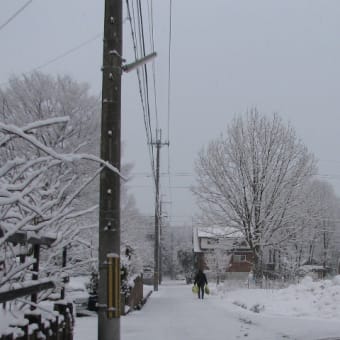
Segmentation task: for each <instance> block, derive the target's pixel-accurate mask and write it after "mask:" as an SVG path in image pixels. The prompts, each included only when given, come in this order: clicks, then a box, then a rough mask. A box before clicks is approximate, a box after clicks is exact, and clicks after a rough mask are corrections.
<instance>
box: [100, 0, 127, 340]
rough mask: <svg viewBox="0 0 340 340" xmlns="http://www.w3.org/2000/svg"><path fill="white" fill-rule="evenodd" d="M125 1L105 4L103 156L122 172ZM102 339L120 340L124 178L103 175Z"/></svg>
mask: <svg viewBox="0 0 340 340" xmlns="http://www.w3.org/2000/svg"><path fill="white" fill-rule="evenodd" d="M121 55H122V0H105V15H104V41H103V66H102V71H103V82H102V125H101V145H100V156H101V158H102V159H103V160H105V161H107V162H109V163H110V164H112V165H113V166H115V167H116V168H117V169H118V170H120V150H121V75H122V57H121ZM99 209H100V211H99V282H98V339H99V340H119V339H120V177H119V175H117V174H116V173H114V172H112V171H110V170H109V169H107V168H106V167H104V168H103V169H102V172H101V174H100V201H99Z"/></svg>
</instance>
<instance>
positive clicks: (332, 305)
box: [75, 276, 340, 340]
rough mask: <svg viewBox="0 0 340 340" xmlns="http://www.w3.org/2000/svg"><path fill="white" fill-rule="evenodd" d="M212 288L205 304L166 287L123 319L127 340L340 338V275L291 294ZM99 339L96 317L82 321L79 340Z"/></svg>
mask: <svg viewBox="0 0 340 340" xmlns="http://www.w3.org/2000/svg"><path fill="white" fill-rule="evenodd" d="M210 289H211V294H210V295H209V296H207V297H206V298H205V299H204V300H199V299H197V297H196V296H194V295H193V294H192V292H191V286H188V285H185V284H184V283H182V282H179V281H169V282H165V283H164V284H162V285H161V286H160V287H159V291H158V292H154V293H153V294H152V295H151V297H150V298H149V300H148V302H147V303H146V305H145V306H144V308H143V309H142V310H141V311H135V312H133V313H131V314H129V315H127V316H124V317H122V318H121V330H122V332H121V339H122V340H137V339H138V340H140V339H148V340H170V339H171V340H207V339H209V340H227V339H228V340H230V339H252V340H255V339H259V340H276V339H299V340H300V339H301V340H302V339H303V340H313V339H325V338H330V337H332V338H333V339H334V338H337V337H338V338H339V339H340V276H337V277H336V278H335V279H334V280H332V281H322V282H312V281H311V279H309V278H306V279H305V280H303V282H302V283H301V284H299V285H295V286H290V287H288V288H286V289H275V290H268V289H247V288H242V289H235V288H231V287H230V285H229V287H228V286H226V285H220V286H218V287H214V286H211V287H210ZM96 338H97V320H96V318H95V317H84V318H77V320H76V326H75V340H88V339H92V340H93V339H96Z"/></svg>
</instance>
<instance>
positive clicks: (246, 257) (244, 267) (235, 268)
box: [228, 252, 253, 273]
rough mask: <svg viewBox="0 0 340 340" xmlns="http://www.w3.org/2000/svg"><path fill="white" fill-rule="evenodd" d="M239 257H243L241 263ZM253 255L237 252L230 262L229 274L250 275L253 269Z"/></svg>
mask: <svg viewBox="0 0 340 340" xmlns="http://www.w3.org/2000/svg"><path fill="white" fill-rule="evenodd" d="M235 255H236V256H235ZM237 257H242V260H241V261H240V262H239V260H238V259H237ZM252 264H253V255H252V253H250V252H235V253H234V254H233V257H232V259H231V261H230V265H229V270H228V272H245V273H249V272H250V271H251V269H252Z"/></svg>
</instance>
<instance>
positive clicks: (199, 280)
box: [194, 269, 208, 299]
mask: <svg viewBox="0 0 340 340" xmlns="http://www.w3.org/2000/svg"><path fill="white" fill-rule="evenodd" d="M207 284H208V280H207V277H206V275H205V274H204V273H203V271H202V269H199V271H198V273H197V274H196V276H195V281H194V285H197V287H198V298H199V299H204V286H205V285H207Z"/></svg>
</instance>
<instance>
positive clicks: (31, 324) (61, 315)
mask: <svg viewBox="0 0 340 340" xmlns="http://www.w3.org/2000/svg"><path fill="white" fill-rule="evenodd" d="M73 312H74V311H73V304H72V303H67V302H64V301H60V302H56V303H54V308H53V311H47V310H43V311H41V312H37V310H35V311H28V312H27V313H25V314H24V319H21V320H16V321H15V322H13V323H11V324H10V325H9V326H8V327H7V329H5V330H1V331H0V340H14V339H16V340H24V339H25V340H38V339H46V340H60V339H63V340H73V327H74V313H73Z"/></svg>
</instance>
